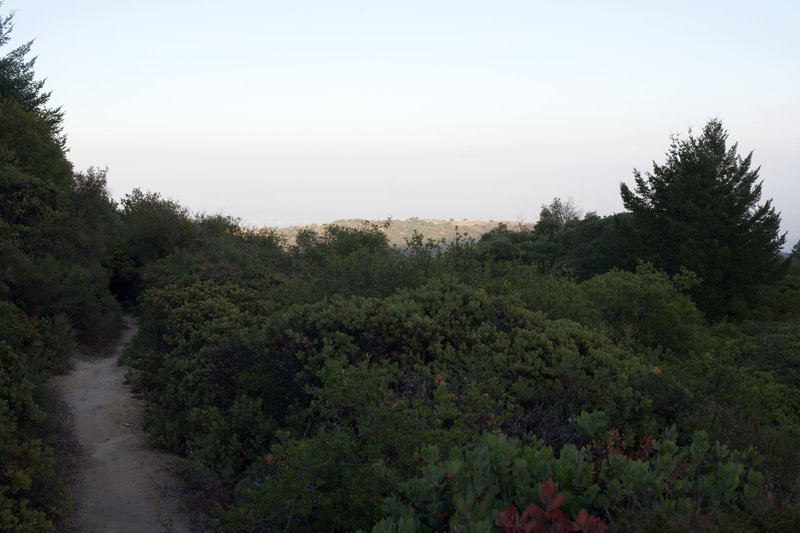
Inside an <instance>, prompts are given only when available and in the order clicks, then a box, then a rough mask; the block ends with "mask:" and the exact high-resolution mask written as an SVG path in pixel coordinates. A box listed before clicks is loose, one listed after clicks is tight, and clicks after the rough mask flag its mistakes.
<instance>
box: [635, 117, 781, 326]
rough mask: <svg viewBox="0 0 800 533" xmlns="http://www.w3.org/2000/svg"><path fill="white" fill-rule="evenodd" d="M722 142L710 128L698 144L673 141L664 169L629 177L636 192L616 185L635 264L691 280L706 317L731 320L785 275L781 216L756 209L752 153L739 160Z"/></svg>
mask: <svg viewBox="0 0 800 533" xmlns="http://www.w3.org/2000/svg"><path fill="white" fill-rule="evenodd" d="M727 140H728V133H727V131H726V130H725V129H724V128H723V126H722V122H720V121H719V120H716V119H713V120H710V121H709V122H708V123H707V124H706V125H705V127H704V128H703V131H702V133H701V134H700V135H699V136H694V135H692V134H691V132H690V134H689V136H688V137H687V138H685V139H682V138H680V137H673V139H672V143H671V144H670V148H669V150H668V151H667V154H666V157H667V159H666V162H665V163H664V164H657V163H655V162H654V163H653V170H652V172H647V173H645V174H642V173H641V172H640V171H638V170H635V171H634V181H635V188H634V190H631V189H630V188H629V187H628V185H626V184H625V183H622V184H621V185H620V191H621V194H622V201H623V203H624V204H625V207H626V208H627V209H628V210H630V211H631V213H632V215H633V218H634V224H633V228H632V229H633V231H634V233H635V234H636V236H637V237H638V249H637V253H638V254H639V256H640V257H641V258H644V259H647V260H650V261H652V262H653V263H654V264H655V265H656V266H658V267H660V268H663V269H664V270H666V271H667V272H668V273H670V274H674V273H677V272H678V271H679V270H680V269H681V268H687V269H689V270H691V271H693V272H694V273H695V274H697V275H698V276H699V277H700V278H701V279H702V283H701V284H700V285H699V286H698V288H697V289H696V290H695V295H696V297H697V300H698V303H699V305H700V306H701V308H703V309H704V310H705V311H706V312H708V313H710V314H711V315H712V316H721V315H725V314H730V313H736V312H737V309H738V307H741V306H742V305H743V300H746V299H747V298H751V297H752V295H753V293H754V292H755V289H756V288H757V287H758V285H759V284H762V283H766V282H771V281H774V280H775V279H777V278H779V277H780V276H781V275H782V272H783V266H782V264H781V261H780V260H779V251H780V249H781V247H782V246H783V244H784V241H785V234H781V233H780V216H779V214H778V213H776V212H775V209H774V208H773V207H772V201H771V200H767V201H766V202H764V203H760V201H761V189H762V182H761V181H759V170H760V169H759V168H751V165H752V155H753V154H752V152H751V153H749V154H748V155H747V156H745V157H741V156H740V155H739V154H738V145H737V144H733V145H731V146H728V144H727Z"/></svg>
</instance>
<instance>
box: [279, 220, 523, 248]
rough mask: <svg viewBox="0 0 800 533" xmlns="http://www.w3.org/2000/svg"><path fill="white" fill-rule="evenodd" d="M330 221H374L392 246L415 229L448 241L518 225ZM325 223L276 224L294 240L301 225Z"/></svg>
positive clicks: (356, 224)
mask: <svg viewBox="0 0 800 533" xmlns="http://www.w3.org/2000/svg"><path fill="white" fill-rule="evenodd" d="M329 224H330V225H338V226H344V227H346V228H361V227H363V226H364V225H365V224H376V225H377V226H379V227H381V228H382V231H383V232H384V233H385V234H386V237H387V238H388V239H389V244H391V245H392V246H404V245H405V243H406V239H408V238H410V237H411V235H413V233H414V232H415V231H417V232H419V233H421V234H422V235H423V236H424V237H425V238H426V239H433V240H435V241H439V240H442V239H444V240H445V241H451V240H453V239H455V238H456V234H459V235H461V236H463V237H466V238H472V239H476V240H477V239H479V238H480V236H481V235H483V234H484V233H486V232H488V231H491V230H493V229H495V228H497V227H498V226H500V224H506V225H507V226H508V227H509V228H514V227H517V226H518V223H517V222H514V221H507V220H506V221H503V220H500V221H498V220H467V219H461V220H455V219H452V218H451V219H450V220H437V219H427V218H417V217H411V218H408V219H406V220H392V219H389V220H388V221H382V220H363V219H357V218H349V219H342V220H334V221H333V222H330V223H329ZM323 227H324V225H323V224H307V225H300V226H290V227H288V228H278V230H277V231H278V233H279V234H280V235H283V236H285V237H286V238H287V240H288V241H289V243H290V244H291V243H293V242H294V239H295V237H296V236H297V233H298V232H299V231H300V230H303V229H311V230H315V231H320V230H322V228H323Z"/></svg>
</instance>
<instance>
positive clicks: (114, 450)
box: [54, 317, 190, 533]
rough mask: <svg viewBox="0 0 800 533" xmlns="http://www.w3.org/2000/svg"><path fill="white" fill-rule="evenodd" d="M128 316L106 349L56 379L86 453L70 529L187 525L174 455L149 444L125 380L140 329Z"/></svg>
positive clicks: (114, 531)
mask: <svg viewBox="0 0 800 533" xmlns="http://www.w3.org/2000/svg"><path fill="white" fill-rule="evenodd" d="M136 328H137V326H136V322H135V320H134V319H133V318H131V317H125V328H124V329H123V332H122V335H121V337H120V339H119V341H118V342H117V344H116V346H114V347H113V348H112V349H111V351H110V352H109V353H108V354H107V355H108V356H107V357H102V358H78V360H76V361H75V368H74V370H73V371H72V372H70V373H69V374H67V375H64V376H59V377H57V378H55V380H54V384H55V387H56V390H57V391H58V392H59V394H60V396H61V398H62V399H63V402H64V404H66V408H67V410H68V415H69V416H70V418H71V419H72V427H73V431H74V438H75V440H76V441H77V443H78V445H79V447H80V450H81V457H82V459H81V460H80V461H79V464H78V466H77V467H76V468H75V469H74V476H73V477H74V479H73V480H72V481H71V485H72V486H71V490H72V496H73V501H74V507H75V512H74V515H73V516H72V517H71V519H70V520H68V521H67V523H65V524H64V525H63V526H62V530H63V531H69V532H86V533H94V532H98V533H99V532H104V533H127V532H131V533H133V532H136V533H142V532H144V533H147V532H179V531H188V530H189V527H188V524H189V523H190V520H189V516H188V515H187V514H186V513H185V512H183V511H182V510H181V507H182V505H181V496H180V491H179V490H177V488H176V483H175V480H174V479H173V478H172V477H171V475H170V467H171V465H172V464H173V460H174V457H172V456H170V455H167V454H164V453H161V452H158V451H156V450H153V449H152V448H150V447H149V446H148V444H147V439H146V437H145V434H144V432H143V431H142V429H141V416H142V402H141V401H140V400H139V399H137V398H135V397H134V396H133V395H132V394H131V391H130V387H129V386H128V385H126V384H125V383H124V376H125V368H124V367H122V366H119V362H118V359H119V356H120V353H121V352H122V349H123V347H124V345H125V344H126V343H127V342H128V341H129V340H130V339H131V337H133V335H134V334H135V333H136Z"/></svg>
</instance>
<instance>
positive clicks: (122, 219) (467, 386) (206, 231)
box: [0, 17, 800, 533]
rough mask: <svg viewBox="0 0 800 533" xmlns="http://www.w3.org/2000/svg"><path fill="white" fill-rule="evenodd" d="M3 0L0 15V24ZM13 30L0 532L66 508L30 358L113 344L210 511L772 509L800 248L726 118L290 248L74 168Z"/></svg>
mask: <svg viewBox="0 0 800 533" xmlns="http://www.w3.org/2000/svg"><path fill="white" fill-rule="evenodd" d="M10 30H11V17H5V18H3V19H0V45H5V44H6V43H7V42H8V39H9V32H10ZM29 48H30V45H25V46H22V47H19V48H16V49H13V50H10V51H9V50H5V52H4V55H3V56H2V58H0V531H15V532H27V531H31V532H33V531H49V530H52V528H53V526H52V524H53V521H54V520H57V519H59V518H60V517H63V516H65V515H67V514H68V513H69V509H70V503H69V498H68V495H67V492H66V489H65V488H64V487H65V485H64V483H63V481H62V480H60V479H59V476H58V474H57V469H56V467H55V455H54V451H53V442H52V437H51V435H50V433H49V428H50V427H51V425H50V423H49V422H48V418H49V415H48V413H49V412H50V407H49V406H48V403H47V397H46V395H45V394H44V393H43V391H44V389H45V387H44V385H43V384H44V382H45V379H46V377H47V376H49V375H52V374H53V373H56V372H60V371H63V370H64V369H65V368H66V366H67V363H68V359H69V356H70V354H71V353H72V352H73V351H74V350H75V349H76V346H78V345H82V346H96V345H101V344H102V343H103V342H106V341H108V340H109V339H111V338H113V337H114V335H115V334H116V332H117V330H118V327H119V324H120V317H121V309H122V306H124V307H126V308H128V309H130V310H131V312H132V313H134V314H135V315H136V316H137V317H138V318H139V321H140V325H141V327H140V330H139V333H138V335H137V336H136V337H135V338H134V340H133V342H132V343H131V344H130V345H129V346H128V348H127V350H126V352H125V355H124V360H125V362H126V364H127V365H129V367H130V369H131V370H130V373H129V379H130V381H131V383H132V384H133V386H134V387H135V390H136V391H137V392H138V393H140V394H141V395H142V396H143V397H144V398H145V400H146V428H147V430H148V432H149V434H150V435H151V437H152V442H153V445H154V446H157V447H160V448H163V449H166V450H169V451H171V452H173V453H175V454H178V455H180V456H182V457H183V458H184V461H183V466H182V475H183V478H184V479H185V482H186V484H187V486H188V487H189V490H190V491H191V493H192V494H193V495H194V499H193V501H194V504H195V505H196V506H197V507H198V508H199V509H201V510H202V511H203V513H204V516H205V521H206V524H205V527H206V528H207V529H208V530H210V531H220V532H223V531H225V532H234V531H236V532H259V531H283V530H286V531H356V530H362V531H368V530H372V531H376V532H412V531H506V532H517V531H520V532H521V531H534V532H545V531H583V532H587V533H588V532H594V533H600V532H603V531H717V530H725V531H791V530H794V528H796V527H797V524H798V520H800V500H799V498H798V492H799V491H800V477H798V476H799V475H800V261H798V259H799V258H798V255H799V254H800V252H798V246H800V243H798V245H795V247H794V252H793V254H791V255H789V256H786V255H782V254H781V253H780V252H781V250H782V248H783V247H784V246H785V244H786V243H785V237H784V234H783V233H781V229H780V216H779V213H777V212H776V211H775V209H774V208H773V207H772V204H771V202H770V200H765V199H762V198H761V190H762V189H761V177H760V175H759V169H758V168H754V166H753V163H752V154H750V153H747V154H743V153H740V151H739V148H738V146H737V145H736V144H732V143H731V141H730V140H729V137H728V133H727V131H726V130H725V128H724V127H723V125H722V123H721V122H720V121H719V120H716V119H712V120H710V121H709V122H708V123H707V124H706V125H705V127H704V128H703V129H702V130H701V131H700V132H699V133H697V134H693V133H689V134H688V135H687V136H679V137H675V138H673V140H672V142H671V144H669V146H668V148H667V153H666V156H665V159H664V162H663V163H656V164H654V166H653V169H652V171H651V172H646V173H642V172H639V171H635V172H634V175H633V178H632V185H629V184H626V183H623V184H622V185H621V194H622V200H623V202H624V205H625V208H626V211H625V212H622V213H618V214H614V215H610V216H600V215H597V214H595V213H593V212H589V213H586V214H585V215H584V214H582V213H581V211H580V210H579V209H577V207H576V206H574V205H572V203H571V202H569V201H564V200H561V199H558V198H556V199H554V200H553V201H552V202H550V203H549V204H547V205H545V206H543V207H542V210H541V216H540V218H539V220H538V222H537V223H536V225H535V226H534V227H531V228H526V227H522V226H521V225H520V227H509V226H506V225H500V226H498V227H496V228H494V229H492V230H491V231H489V232H488V233H485V234H484V235H483V236H482V237H480V238H479V239H473V238H466V237H464V236H463V235H457V236H456V237H455V238H454V239H451V240H445V239H439V240H436V239H432V238H428V237H426V236H424V235H422V234H420V233H414V234H412V235H410V236H409V237H408V238H407V239H406V242H405V243H404V244H403V245H401V246H396V245H390V244H389V241H388V240H387V237H386V233H385V232H384V228H383V227H382V226H381V225H378V224H364V225H363V226H362V227H360V228H353V227H345V226H341V225H328V226H325V227H323V228H322V229H319V230H314V229H300V230H298V231H297V232H296V234H295V235H294V238H293V240H292V241H291V243H289V242H287V241H286V239H285V237H283V236H281V234H279V233H278V232H277V231H274V230H258V231H255V230H252V229H247V228H242V227H240V225H239V222H238V220H237V219H235V218H231V217H226V216H221V215H215V216H208V215H203V214H193V213H191V212H190V211H189V210H188V209H187V208H185V207H183V206H181V205H180V204H179V203H177V202H176V201H173V200H171V199H168V198H164V197H163V196H161V195H160V194H158V193H156V192H143V191H140V190H134V191H132V192H131V193H129V194H128V195H126V196H125V197H124V199H122V201H121V202H120V203H117V202H115V201H114V200H113V199H112V198H111V196H110V194H109V192H108V189H107V186H106V175H105V172H104V171H102V170H97V169H90V170H88V171H84V172H76V171H75V170H74V169H73V167H72V165H71V164H70V162H69V161H68V159H67V157H66V140H65V137H64V134H63V132H62V129H61V125H62V113H61V110H60V109H54V108H52V107H50V106H49V104H48V97H49V93H47V92H44V90H43V84H42V82H41V81H38V80H37V79H36V77H35V76H34V72H33V66H34V65H33V61H32V60H30V59H28V58H27V56H28V52H29Z"/></svg>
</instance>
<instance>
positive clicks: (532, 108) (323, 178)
mask: <svg viewBox="0 0 800 533" xmlns="http://www.w3.org/2000/svg"><path fill="white" fill-rule="evenodd" d="M10 11H14V12H15V13H16V16H15V19H14V21H15V28H14V33H13V41H12V44H20V43H22V42H25V41H28V40H30V39H35V42H34V45H33V54H35V55H37V56H38V60H37V63H36V72H37V75H38V76H39V77H41V78H46V79H47V82H46V88H47V89H48V90H51V91H52V98H51V102H52V103H53V104H55V105H58V106H62V108H63V110H64V112H65V121H64V129H65V132H66V134H67V136H68V145H69V148H70V152H69V157H70V159H71V161H72V162H73V163H74V165H75V167H76V169H78V170H81V169H86V168H88V167H89V166H96V167H108V183H109V186H110V188H111V190H112V193H113V194H114V196H115V197H116V198H121V197H123V196H124V195H125V194H127V193H129V192H130V191H131V190H132V189H133V188H135V187H137V188H140V189H142V190H152V191H157V192H160V193H161V194H162V195H164V196H167V197H170V198H173V199H175V200H177V201H179V202H180V203H181V204H183V205H185V206H187V207H188V208H190V209H191V210H193V211H195V212H206V213H224V214H230V215H233V216H237V217H240V218H241V220H242V222H243V223H244V224H246V225H254V226H285V225H292V224H301V223H308V222H327V221H331V220H334V219H339V218H370V219H377V218H387V217H393V218H396V219H403V218H408V217H412V216H418V217H423V218H444V219H447V218H456V219H461V218H469V219H481V220H489V219H494V220H514V221H516V220H520V219H522V220H524V221H533V220H535V219H536V218H537V216H538V213H539V209H540V207H541V205H542V204H546V203H549V202H550V201H551V200H552V199H553V198H554V197H557V196H558V197H562V198H572V199H573V201H574V202H575V204H577V205H578V206H579V207H580V208H581V209H583V210H584V211H596V212H597V213H598V214H601V215H605V214H611V213H614V212H620V211H622V210H623V206H622V202H621V200H620V196H619V184H620V182H622V181H624V182H627V183H629V184H630V183H632V181H633V177H632V176H633V169H634V168H639V169H641V170H647V169H649V168H650V167H651V165H652V162H653V161H654V160H655V161H656V162H662V161H663V160H664V153H665V152H666V150H667V149H668V146H669V139H670V135H672V134H676V133H682V134H686V132H687V131H688V129H689V128H694V130H695V131H699V130H700V129H701V128H702V127H703V125H704V124H705V123H706V122H707V121H708V120H709V119H710V118H712V117H718V118H720V119H721V120H722V121H723V123H724V125H725V127H726V128H727V129H728V131H729V133H730V140H731V141H734V142H738V143H739V149H740V153H742V154H746V153H748V152H750V151H751V150H752V151H754V155H753V161H754V163H755V164H756V165H760V166H761V174H760V175H761V178H762V179H763V182H764V198H772V199H773V201H774V205H775V206H776V208H777V209H778V210H779V211H781V213H782V220H783V227H784V230H785V231H788V232H789V237H788V242H787V244H788V245H790V246H791V245H792V244H794V242H797V240H798V239H800V209H798V200H799V199H800V179H798V170H797V169H798V168H800V149H798V141H800V99H798V95H800V2H797V1H785V2H778V1H763V2H759V3H756V2H752V1H749V2H735V1H719V2H713V1H705V2H703V1H675V2H649V1H636V2H614V1H606V2H596V1H585V2H581V1H575V0H565V1H562V2H552V1H548V2H537V1H532V0H528V1H514V0H505V1H504V0H496V1H491V2H490V1H486V0H484V1H480V2H478V1H470V0H460V1H449V0H438V1H437V0H426V1H418V0H403V1H397V0H395V1H391V2H389V1H381V0H371V1H366V0H364V1H333V0H328V1H314V0H292V1H289V0H286V1H280V2H274V1H259V2H257V1H241V0H229V1H227V2H224V3H223V2H211V1H202V0H193V1H179V0H172V1H170V0H160V1H152V0H138V1H137V2H108V1H105V0H103V1H100V0H79V1H75V2H64V1H63V0H60V1H55V0H16V1H15V0H6V1H5V2H4V3H3V5H2V7H0V12H5V13H7V12H10ZM8 49H10V47H6V50H8Z"/></svg>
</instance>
